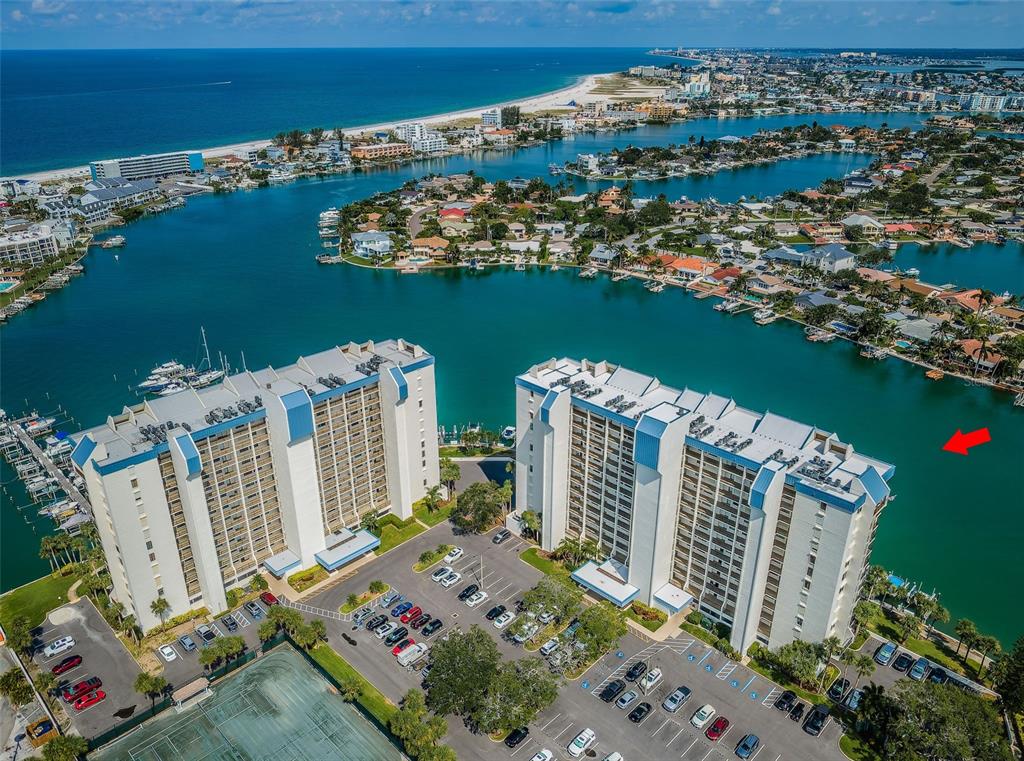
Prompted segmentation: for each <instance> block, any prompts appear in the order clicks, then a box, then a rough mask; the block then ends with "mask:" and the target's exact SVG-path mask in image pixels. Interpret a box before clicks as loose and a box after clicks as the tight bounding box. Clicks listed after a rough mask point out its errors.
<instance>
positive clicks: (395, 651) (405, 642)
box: [391, 637, 416, 655]
mask: <svg viewBox="0 0 1024 761" xmlns="http://www.w3.org/2000/svg"><path fill="white" fill-rule="evenodd" d="M415 644H416V640H414V639H412V638H411V637H410V638H409V639H403V640H402V641H401V642H399V643H398V644H397V645H395V646H394V647H393V648H391V654H392V655H398V654H399V653H400V652H402V651H403V650H405V648H407V647H409V646H410V645H415Z"/></svg>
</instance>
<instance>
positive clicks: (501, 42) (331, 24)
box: [0, 0, 1024, 50]
mask: <svg viewBox="0 0 1024 761" xmlns="http://www.w3.org/2000/svg"><path fill="white" fill-rule="evenodd" d="M0 24H2V26H0V35H2V40H3V46H4V47H5V48H7V49H14V48H29V49H71V48H76V49H99V48H238V47H255V48H260V47H487V46H501V47H530V46H533V47H577V46H578V47H588V46H595V47H599V46H617V47H632V46H639V47H643V46H676V45H680V46H685V47H709V46H737V47H808V46H813V47H824V48H837V47H840V48H841V47H849V48H948V47H955V48H963V49H969V48H977V49H983V50H984V49H994V48H1011V47H1012V48H1017V49H1020V29H1021V28H1024V3H1020V2H1014V1H1013V0H865V1H864V2H852V1H848V0H819V1H818V2H810V1H809V0H575V1H574V2H555V1H554V0H504V1H499V0H439V1H438V0H433V1H431V0H380V1H379V2H363V1H362V0H357V1H354V2H353V1H349V2H341V1H337V0H222V1H199V0H161V1H160V2H155V1H154V2H139V1H138V0H102V1H97V0H73V1H64V0H8V1H7V2H5V3H4V7H3V10H2V11H0Z"/></svg>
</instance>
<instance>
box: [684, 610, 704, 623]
mask: <svg viewBox="0 0 1024 761" xmlns="http://www.w3.org/2000/svg"><path fill="white" fill-rule="evenodd" d="M686 620H687V621H689V622H690V623H691V624H693V625H694V626H703V625H704V614H703V613H701V612H700V611H699V610H691V611H690V612H689V613H687V614H686Z"/></svg>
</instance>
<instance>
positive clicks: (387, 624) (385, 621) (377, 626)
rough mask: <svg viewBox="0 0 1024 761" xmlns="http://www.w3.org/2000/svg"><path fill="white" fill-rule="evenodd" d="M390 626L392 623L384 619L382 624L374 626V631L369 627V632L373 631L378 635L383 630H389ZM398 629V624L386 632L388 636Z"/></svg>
mask: <svg viewBox="0 0 1024 761" xmlns="http://www.w3.org/2000/svg"><path fill="white" fill-rule="evenodd" d="M390 624H391V622H390V621H388V620H387V618H385V619H384V620H383V621H381V622H380V623H378V624H377V625H376V626H374V627H373V628H372V629H371V628H369V627H367V630H368V631H371V632H373V633H374V634H377V633H378V632H379V631H381V629H387V628H388V626H389V625H390ZM397 628H398V624H395V625H394V626H392V627H391V628H390V629H388V631H387V632H386V634H390V633H391V632H393V631H394V630H395V629H397Z"/></svg>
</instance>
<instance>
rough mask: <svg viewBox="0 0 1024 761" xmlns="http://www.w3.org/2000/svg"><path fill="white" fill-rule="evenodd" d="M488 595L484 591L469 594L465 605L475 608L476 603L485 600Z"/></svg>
mask: <svg viewBox="0 0 1024 761" xmlns="http://www.w3.org/2000/svg"><path fill="white" fill-rule="evenodd" d="M489 596H490V595H488V594H487V593H486V592H476V593H474V594H472V595H470V597H469V599H467V600H466V605H468V606H469V607H471V608H475V607H476V606H477V605H479V604H480V603H482V602H483V601H484V600H486V599H487V598H488V597H489Z"/></svg>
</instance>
